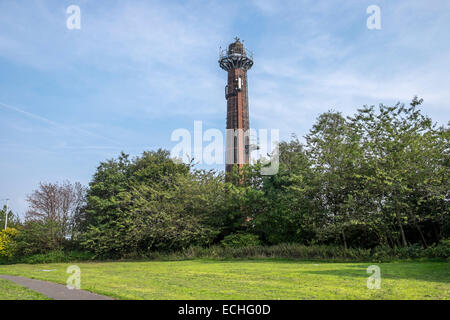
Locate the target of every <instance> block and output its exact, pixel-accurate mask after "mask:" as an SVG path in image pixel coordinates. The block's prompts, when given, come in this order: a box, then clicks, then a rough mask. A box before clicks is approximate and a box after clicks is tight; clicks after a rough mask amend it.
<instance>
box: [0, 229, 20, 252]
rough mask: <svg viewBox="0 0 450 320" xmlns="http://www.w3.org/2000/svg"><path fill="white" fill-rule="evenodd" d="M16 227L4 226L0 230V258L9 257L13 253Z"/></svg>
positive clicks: (16, 232)
mask: <svg viewBox="0 0 450 320" xmlns="http://www.w3.org/2000/svg"><path fill="white" fill-rule="evenodd" d="M17 234H18V231H17V229H14V228H6V229H5V230H1V231H0V258H11V257H12V256H13V255H14V251H15V250H14V239H15V238H16V236H17Z"/></svg>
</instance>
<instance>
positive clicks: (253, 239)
mask: <svg viewBox="0 0 450 320" xmlns="http://www.w3.org/2000/svg"><path fill="white" fill-rule="evenodd" d="M220 243H221V244H222V246H224V247H232V248H241V247H251V246H259V245H261V241H259V238H258V236H257V235H255V234H251V233H243V232H237V233H233V234H229V235H227V236H226V237H225V238H223V240H222V241H221V242H220Z"/></svg>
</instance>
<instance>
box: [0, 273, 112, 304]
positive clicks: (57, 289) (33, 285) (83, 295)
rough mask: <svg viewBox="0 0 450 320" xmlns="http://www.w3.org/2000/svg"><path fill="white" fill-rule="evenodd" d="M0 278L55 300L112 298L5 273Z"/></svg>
mask: <svg viewBox="0 0 450 320" xmlns="http://www.w3.org/2000/svg"><path fill="white" fill-rule="evenodd" d="M0 278H2V279H6V280H10V281H12V282H15V283H18V284H20V285H22V286H24V287H27V288H28V289H31V290H34V291H37V292H39V293H42V294H43V295H44V296H47V297H49V298H52V299H55V300H114V299H113V298H111V297H107V296H102V295H99V294H96V293H92V292H89V291H85V290H75V289H72V290H71V289H68V288H67V287H66V286H65V285H62V284H57V283H53V282H48V281H41V280H35V279H28V278H24V277H17V276H6V275H0Z"/></svg>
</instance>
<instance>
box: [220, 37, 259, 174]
mask: <svg viewBox="0 0 450 320" xmlns="http://www.w3.org/2000/svg"><path fill="white" fill-rule="evenodd" d="M219 65H220V67H221V68H222V69H223V70H225V71H227V72H228V84H227V85H226V86H225V99H226V100H227V141H226V151H225V158H226V159H225V160H226V164H225V171H226V174H227V176H229V173H231V172H232V171H233V167H234V166H238V167H239V168H241V167H242V166H243V165H244V164H247V163H249V153H250V147H249V136H248V130H249V128H250V124H249V112H248V82H247V70H250V68H251V67H252V66H253V55H252V54H251V53H250V52H249V51H247V50H246V49H245V47H244V44H243V43H242V42H241V41H240V40H239V38H237V37H236V38H235V42H233V43H231V44H230V45H229V46H228V50H226V51H221V52H220V59H219Z"/></svg>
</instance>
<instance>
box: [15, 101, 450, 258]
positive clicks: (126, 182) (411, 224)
mask: <svg viewBox="0 0 450 320" xmlns="http://www.w3.org/2000/svg"><path fill="white" fill-rule="evenodd" d="M421 104H422V101H421V100H419V99H417V98H414V99H413V101H412V102H411V104H410V105H409V106H405V105H402V104H397V105H395V106H393V107H388V106H384V105H380V106H379V108H375V107H373V106H372V107H366V106H365V107H364V108H362V109H359V110H358V111H357V113H356V114H355V115H354V116H353V117H347V118H345V117H343V116H342V115H341V114H340V113H338V112H333V111H330V112H327V113H324V114H321V115H320V116H319V117H318V119H317V121H316V123H315V124H314V125H313V127H312V129H311V130H310V132H309V134H308V135H306V137H305V138H306V139H305V143H301V142H300V141H299V140H298V139H297V138H296V137H295V136H294V137H293V138H292V139H291V141H288V142H282V143H281V144H280V146H279V154H280V163H279V171H278V172H277V173H276V174H274V175H271V176H264V175H262V174H261V166H262V164H261V163H257V164H254V165H246V166H244V167H243V168H242V170H241V171H237V170H236V171H235V172H234V174H233V175H232V176H231V177H229V178H230V179H229V181H232V182H233V183H231V182H225V179H224V176H223V175H222V174H217V173H216V172H214V171H204V170H196V169H195V168H194V167H193V166H192V165H186V164H180V163H177V162H174V161H172V160H171V159H170V158H169V152H168V151H165V150H158V151H150V152H144V153H143V154H142V156H140V157H136V158H134V159H132V160H131V159H129V156H128V155H126V154H124V153H122V154H121V155H120V156H119V157H118V158H117V159H112V160H109V161H106V162H102V163H101V164H100V166H99V167H98V168H97V171H96V173H95V174H94V177H93V179H92V181H91V183H90V187H89V189H88V191H87V201H86V206H85V207H84V208H83V210H81V209H80V208H79V207H76V210H74V212H75V213H74V214H73V215H71V216H70V217H71V218H70V219H66V220H64V221H65V223H63V224H62V223H61V220H58V219H57V220H55V219H53V220H52V219H40V220H39V219H38V220H36V219H35V220H31V221H27V222H26V223H25V224H24V226H23V227H21V228H20V233H19V235H18V237H17V242H16V246H17V252H19V253H20V254H21V255H31V254H45V253H47V252H49V251H52V250H55V249H60V250H61V249H63V248H65V249H66V250H69V249H70V250H73V249H78V248H83V249H85V250H88V251H89V252H92V253H94V254H95V256H96V257H97V258H139V257H162V256H166V255H169V256H170V255H172V256H175V257H180V256H181V257H223V258H228V257H231V258H233V257H238V258H245V257H280V258H283V257H285V258H299V259H320V258H323V259H360V260H364V259H375V260H376V259H395V258H398V259H407V258H448V256H449V245H448V242H446V241H445V240H443V239H446V238H448V237H449V236H450V214H449V213H450V207H449V198H448V192H449V190H450V184H449V176H450V175H449V174H450V170H449V165H450V157H449V150H450V148H449V137H450V135H449V129H448V127H444V126H443V127H437V126H436V125H435V124H433V123H432V121H431V119H430V118H428V117H426V116H424V115H423V114H422V113H421V112H420V110H419V109H418V108H419V107H420V106H421ZM80 190H81V189H80ZM49 230H50V231H51V232H48V231H49ZM286 243H290V244H286ZM219 244H220V245H219ZM171 252H176V253H171ZM58 254H59V253H58ZM58 254H55V256H58ZM36 257H37V258H33V259H37V260H39V259H40V258H39V257H41V256H36ZM43 257H45V255H44V256H43Z"/></svg>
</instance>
